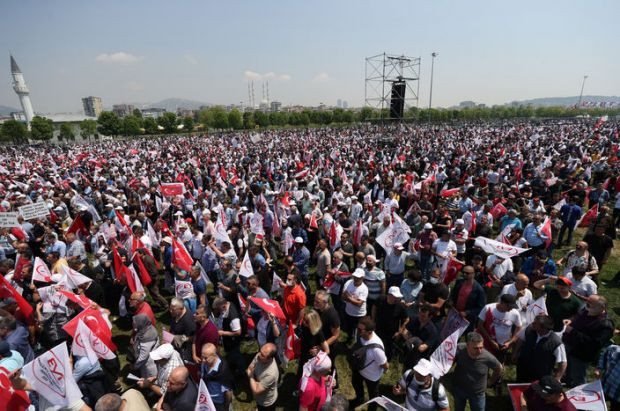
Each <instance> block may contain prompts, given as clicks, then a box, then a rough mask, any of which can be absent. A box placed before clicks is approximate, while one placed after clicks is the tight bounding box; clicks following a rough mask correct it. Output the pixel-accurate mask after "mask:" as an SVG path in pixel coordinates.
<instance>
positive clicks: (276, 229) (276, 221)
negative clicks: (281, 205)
mask: <svg viewBox="0 0 620 411" xmlns="http://www.w3.org/2000/svg"><path fill="white" fill-rule="evenodd" d="M277 210H278V207H277V206H276V207H274V211H275V213H274V216H273V223H272V226H271V233H272V234H273V236H274V237H278V238H279V237H280V236H281V235H282V227H280V216H278V211H277Z"/></svg>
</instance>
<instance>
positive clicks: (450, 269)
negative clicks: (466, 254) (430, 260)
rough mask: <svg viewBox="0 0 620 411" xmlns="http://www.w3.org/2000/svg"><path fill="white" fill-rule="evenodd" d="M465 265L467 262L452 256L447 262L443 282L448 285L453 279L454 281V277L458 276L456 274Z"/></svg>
mask: <svg viewBox="0 0 620 411" xmlns="http://www.w3.org/2000/svg"><path fill="white" fill-rule="evenodd" d="M464 266H465V264H464V263H462V262H461V261H459V260H456V259H454V258H450V259H449V260H448V261H447V262H446V264H445V270H444V274H443V283H444V284H446V285H448V284H450V283H451V282H452V281H454V279H455V278H456V275H457V274H458V272H459V271H460V270H461V269H462V268H463V267H464Z"/></svg>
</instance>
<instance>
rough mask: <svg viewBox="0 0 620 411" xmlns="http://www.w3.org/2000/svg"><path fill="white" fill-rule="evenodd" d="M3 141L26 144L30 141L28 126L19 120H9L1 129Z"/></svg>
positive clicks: (0, 135) (0, 134)
mask: <svg viewBox="0 0 620 411" xmlns="http://www.w3.org/2000/svg"><path fill="white" fill-rule="evenodd" d="M0 137H1V138H2V141H12V142H13V143H14V144H19V143H24V142H26V140H27V139H28V128H27V127H26V124H24V123H22V122H21V121H17V120H8V121H5V122H4V123H2V126H1V127H0Z"/></svg>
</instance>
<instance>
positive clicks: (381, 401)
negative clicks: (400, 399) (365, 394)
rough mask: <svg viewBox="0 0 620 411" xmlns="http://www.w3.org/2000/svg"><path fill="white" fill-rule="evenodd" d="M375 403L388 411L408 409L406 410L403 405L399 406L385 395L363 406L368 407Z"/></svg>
mask: <svg viewBox="0 0 620 411" xmlns="http://www.w3.org/2000/svg"><path fill="white" fill-rule="evenodd" d="M373 402H375V403H377V404H378V405H379V406H380V407H382V408H383V409H385V410H386V411H401V410H405V411H407V408H405V407H403V406H402V405H399V404H398V403H396V402H394V401H392V400H391V399H389V398H388V397H386V396H385V395H382V396H381V397H375V398H373V399H372V400H370V401H368V402H367V403H365V404H362V406H364V405H367V404H371V403H373Z"/></svg>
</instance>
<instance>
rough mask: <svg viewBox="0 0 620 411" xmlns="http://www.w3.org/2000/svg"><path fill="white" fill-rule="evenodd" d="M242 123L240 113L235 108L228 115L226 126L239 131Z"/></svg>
mask: <svg viewBox="0 0 620 411" xmlns="http://www.w3.org/2000/svg"><path fill="white" fill-rule="evenodd" d="M243 123H244V121H243V117H242V116H241V112H240V111H239V110H237V109H236V108H234V109H232V110H230V113H228V125H229V126H230V127H232V128H233V129H235V130H241V129H242V128H243Z"/></svg>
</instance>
